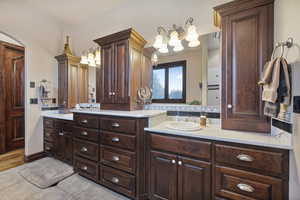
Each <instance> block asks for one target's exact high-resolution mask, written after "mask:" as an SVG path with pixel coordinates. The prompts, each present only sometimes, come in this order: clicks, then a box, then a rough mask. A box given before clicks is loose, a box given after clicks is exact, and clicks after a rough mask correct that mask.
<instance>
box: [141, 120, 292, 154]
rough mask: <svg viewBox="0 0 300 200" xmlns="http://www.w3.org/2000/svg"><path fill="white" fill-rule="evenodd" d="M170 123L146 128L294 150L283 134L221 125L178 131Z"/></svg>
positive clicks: (287, 134)
mask: <svg viewBox="0 0 300 200" xmlns="http://www.w3.org/2000/svg"><path fill="white" fill-rule="evenodd" d="M167 123H168V122H163V123H161V124H159V125H157V126H154V127H149V128H145V130H146V131H149V132H153V133H160V134H169V135H177V136H187V137H193V138H201V139H211V140H216V141H225V142H233V143H239V144H250V145H256V146H264V147H272V148H280V149H288V150H292V149H293V146H292V135H291V134H289V133H286V132H282V133H281V134H279V135H277V136H272V135H269V134H261V133H253V132H244V131H232V130H224V129H221V127H220V125H213V124H210V125H208V127H206V128H204V129H202V130H199V131H178V130H171V129H168V128H166V124H167Z"/></svg>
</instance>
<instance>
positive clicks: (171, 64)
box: [152, 60, 186, 103]
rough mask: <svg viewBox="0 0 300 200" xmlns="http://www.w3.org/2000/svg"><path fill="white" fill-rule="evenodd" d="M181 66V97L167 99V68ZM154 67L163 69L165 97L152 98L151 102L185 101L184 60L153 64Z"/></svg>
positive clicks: (154, 68)
mask: <svg viewBox="0 0 300 200" xmlns="http://www.w3.org/2000/svg"><path fill="white" fill-rule="evenodd" d="M179 66H182V98H181V99H169V69H170V68H175V67H179ZM156 69H165V97H164V98H163V99H152V102H153V103H186V60H181V61H176V62H168V63H161V64H158V65H156V66H153V71H154V70H156Z"/></svg>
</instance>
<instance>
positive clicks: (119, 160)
mask: <svg viewBox="0 0 300 200" xmlns="http://www.w3.org/2000/svg"><path fill="white" fill-rule="evenodd" d="M100 161H101V163H102V164H105V165H109V166H111V167H114V168H117V169H121V170H124V171H127V172H129V173H135V169H136V157H135V153H132V152H128V151H124V150H121V149H116V148H112V147H107V146H103V145H101V153H100Z"/></svg>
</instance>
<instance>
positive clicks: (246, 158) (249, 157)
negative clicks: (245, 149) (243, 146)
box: [237, 154, 254, 162]
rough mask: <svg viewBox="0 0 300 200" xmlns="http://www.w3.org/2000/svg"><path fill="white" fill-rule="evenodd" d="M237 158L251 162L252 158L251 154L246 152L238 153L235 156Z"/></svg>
mask: <svg viewBox="0 0 300 200" xmlns="http://www.w3.org/2000/svg"><path fill="white" fill-rule="evenodd" d="M237 159H239V160H240V161H245V162H253V161H254V158H253V157H252V156H249V155H246V154H239V155H238V156H237Z"/></svg>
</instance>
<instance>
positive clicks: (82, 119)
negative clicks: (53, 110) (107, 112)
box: [74, 113, 99, 129]
mask: <svg viewBox="0 0 300 200" xmlns="http://www.w3.org/2000/svg"><path fill="white" fill-rule="evenodd" d="M74 121H75V123H76V124H77V125H79V126H83V127H87V128H96V129H97V128H99V118H98V117H97V116H93V115H84V114H77V113H75V114H74Z"/></svg>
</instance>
